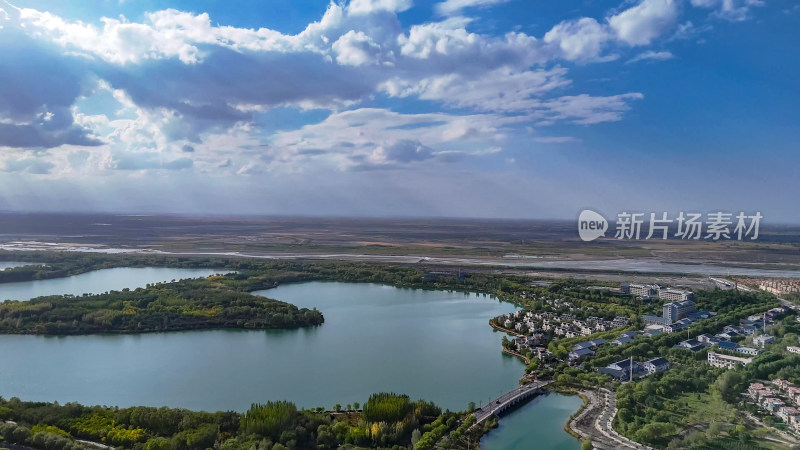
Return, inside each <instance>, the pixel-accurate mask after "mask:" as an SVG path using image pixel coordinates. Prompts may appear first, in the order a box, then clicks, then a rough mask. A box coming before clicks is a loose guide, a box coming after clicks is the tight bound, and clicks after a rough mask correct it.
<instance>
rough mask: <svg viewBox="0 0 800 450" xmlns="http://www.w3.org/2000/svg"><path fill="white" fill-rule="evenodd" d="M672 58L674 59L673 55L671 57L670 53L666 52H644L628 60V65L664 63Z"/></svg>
mask: <svg viewBox="0 0 800 450" xmlns="http://www.w3.org/2000/svg"><path fill="white" fill-rule="evenodd" d="M673 58H675V55H673V54H672V52H668V51H661V52H655V51H653V50H648V51H646V52H642V53H639V54H638V55H636V56H634V57H633V58H631V59H629V60H628V64H631V63H635V62H638V61H666V60H668V59H673Z"/></svg>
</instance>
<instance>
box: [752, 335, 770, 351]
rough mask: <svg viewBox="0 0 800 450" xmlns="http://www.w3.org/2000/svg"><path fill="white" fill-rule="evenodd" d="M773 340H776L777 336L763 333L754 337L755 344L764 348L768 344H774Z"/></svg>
mask: <svg viewBox="0 0 800 450" xmlns="http://www.w3.org/2000/svg"><path fill="white" fill-rule="evenodd" d="M773 342H775V338H774V337H773V336H770V335H767V334H762V335H760V336H756V337H754V338H753V345H755V346H757V347H759V348H764V347H765V346H766V345H767V344H772V343H773Z"/></svg>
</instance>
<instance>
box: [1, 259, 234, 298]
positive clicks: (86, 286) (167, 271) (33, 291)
mask: <svg viewBox="0 0 800 450" xmlns="http://www.w3.org/2000/svg"><path fill="white" fill-rule="evenodd" d="M219 272H220V271H219V270H214V269H180V268H170V267H142V268H133V267H118V268H114V269H102V270H95V271H93V272H87V273H83V274H80V275H75V276H72V277H67V278H53V279H50V280H37V281H24V282H19V283H3V284H0V301H3V300H30V299H32V298H36V297H41V296H44V295H56V294H72V295H82V294H84V293H88V294H101V293H103V292H107V291H110V290H118V291H119V290H122V289H123V288H130V289H135V288H138V287H145V286H147V284H148V283H158V282H162V281H171V280H180V279H183V278H199V277H207V276H209V275H213V274H215V273H219ZM223 272H225V271H223Z"/></svg>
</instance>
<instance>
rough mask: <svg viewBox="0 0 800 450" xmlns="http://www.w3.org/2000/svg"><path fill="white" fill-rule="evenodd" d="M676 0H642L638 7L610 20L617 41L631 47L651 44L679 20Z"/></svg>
mask: <svg viewBox="0 0 800 450" xmlns="http://www.w3.org/2000/svg"><path fill="white" fill-rule="evenodd" d="M678 8H679V4H678V2H677V1H676V0H642V1H641V3H639V4H638V5H636V6H634V7H632V8H629V9H626V10H625V11H622V12H621V13H619V14H616V15H614V16H611V17H609V18H608V24H609V25H610V26H611V29H612V30H614V32H615V33H616V35H617V39H619V40H620V41H622V42H625V43H626V44H628V45H631V46H637V45H647V44H650V43H651V42H652V41H653V40H654V39H655V38H657V37H659V36H661V35H662V34H663V33H664V32H665V31H666V30H667V29H668V28H669V27H671V26H673V25H674V24H675V21H676V20H677V18H678Z"/></svg>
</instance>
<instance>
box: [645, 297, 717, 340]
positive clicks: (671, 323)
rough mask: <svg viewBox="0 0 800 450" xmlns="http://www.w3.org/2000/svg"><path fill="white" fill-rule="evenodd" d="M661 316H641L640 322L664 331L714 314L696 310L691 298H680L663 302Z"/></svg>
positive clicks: (678, 327)
mask: <svg viewBox="0 0 800 450" xmlns="http://www.w3.org/2000/svg"><path fill="white" fill-rule="evenodd" d="M661 310H662V314H661V316H653V315H647V316H642V322H644V324H645V326H647V327H648V329H659V330H661V331H663V332H664V333H674V332H676V331H680V330H683V329H685V328H686V327H688V326H689V325H691V324H692V323H694V322H696V321H698V320H700V319H708V318H709V317H713V316H715V315H716V313H714V312H710V311H698V310H697V305H696V304H695V302H694V301H692V300H681V301H674V302H669V303H665V304H664V305H663V306H662V307H661Z"/></svg>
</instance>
